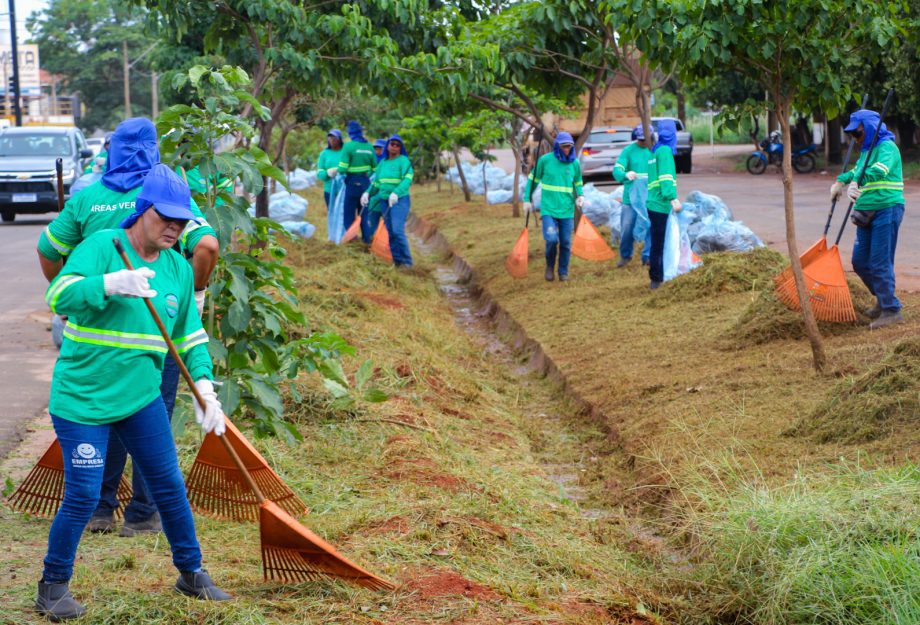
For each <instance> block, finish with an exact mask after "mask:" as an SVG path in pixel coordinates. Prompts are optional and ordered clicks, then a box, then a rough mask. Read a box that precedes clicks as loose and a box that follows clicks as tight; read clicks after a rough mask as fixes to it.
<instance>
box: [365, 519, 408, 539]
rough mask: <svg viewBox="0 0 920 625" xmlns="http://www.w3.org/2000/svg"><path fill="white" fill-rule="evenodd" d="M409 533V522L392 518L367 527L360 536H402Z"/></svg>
mask: <svg viewBox="0 0 920 625" xmlns="http://www.w3.org/2000/svg"><path fill="white" fill-rule="evenodd" d="M408 533H409V520H408V519H406V518H405V517H401V516H394V517H390V518H389V519H387V520H386V521H381V522H379V523H374V524H371V525H368V526H367V527H366V528H365V529H364V530H362V534H397V535H399V536H404V535H406V534H408Z"/></svg>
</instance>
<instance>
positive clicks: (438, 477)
mask: <svg viewBox="0 0 920 625" xmlns="http://www.w3.org/2000/svg"><path fill="white" fill-rule="evenodd" d="M385 477H388V478H389V479H391V480H406V481H409V482H414V483H415V484H419V485H422V486H434V487H435V488H440V489H441V490H446V491H447V492H450V493H456V492H458V491H461V490H476V489H475V488H473V487H472V486H470V485H469V484H467V482H466V481H464V480H462V479H460V478H459V477H456V476H453V475H450V474H448V473H438V472H437V471H430V470H428V469H418V468H415V467H410V468H407V469H405V470H402V469H399V470H396V471H390V472H389V473H386V474H385Z"/></svg>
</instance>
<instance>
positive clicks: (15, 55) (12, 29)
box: [9, 0, 22, 126]
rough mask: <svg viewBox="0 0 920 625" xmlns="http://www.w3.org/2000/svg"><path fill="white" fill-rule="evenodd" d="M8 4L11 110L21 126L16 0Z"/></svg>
mask: <svg viewBox="0 0 920 625" xmlns="http://www.w3.org/2000/svg"><path fill="white" fill-rule="evenodd" d="M9 6H10V52H12V56H13V59H12V60H13V110H14V111H15V114H16V125H17V126H22V108H21V107H20V106H19V91H20V89H19V49H18V46H17V42H16V0H10V1H9Z"/></svg>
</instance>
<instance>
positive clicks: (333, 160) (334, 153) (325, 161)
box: [316, 148, 373, 193]
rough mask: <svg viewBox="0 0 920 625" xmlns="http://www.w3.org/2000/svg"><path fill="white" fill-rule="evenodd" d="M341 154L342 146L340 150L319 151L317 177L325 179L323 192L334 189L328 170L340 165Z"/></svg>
mask: <svg viewBox="0 0 920 625" xmlns="http://www.w3.org/2000/svg"><path fill="white" fill-rule="evenodd" d="M372 151H373V150H372ZM341 154H342V148H339V149H338V150H333V149H332V148H326V149H325V150H323V151H322V152H320V153H319V161H318V162H317V163H316V177H317V178H319V179H320V180H322V181H323V193H329V191H331V190H332V178H330V177H329V174H327V173H326V171H327V170H329V169H332V168H333V167H335V168H338V167H339V163H341V161H342V159H341Z"/></svg>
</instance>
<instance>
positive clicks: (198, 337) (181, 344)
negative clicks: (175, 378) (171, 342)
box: [175, 328, 208, 354]
mask: <svg viewBox="0 0 920 625" xmlns="http://www.w3.org/2000/svg"><path fill="white" fill-rule="evenodd" d="M207 342H208V333H207V332H205V331H204V328H202V329H200V330H198V331H196V332H192V333H191V334H189V335H188V336H183V337H182V338H181V339H176V341H175V343H176V351H177V352H179V353H180V354H184V353H185V352H187V351H188V350H190V349H192V348H193V347H195V346H196V345H201V344H202V343H207Z"/></svg>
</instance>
